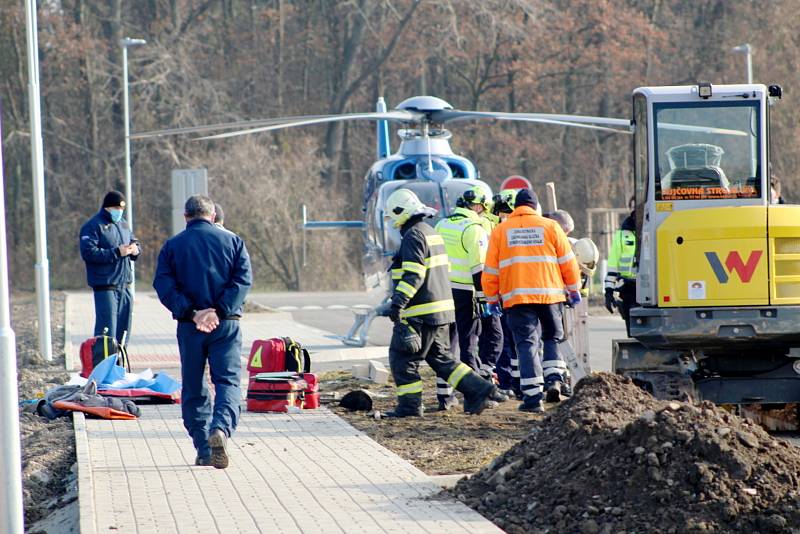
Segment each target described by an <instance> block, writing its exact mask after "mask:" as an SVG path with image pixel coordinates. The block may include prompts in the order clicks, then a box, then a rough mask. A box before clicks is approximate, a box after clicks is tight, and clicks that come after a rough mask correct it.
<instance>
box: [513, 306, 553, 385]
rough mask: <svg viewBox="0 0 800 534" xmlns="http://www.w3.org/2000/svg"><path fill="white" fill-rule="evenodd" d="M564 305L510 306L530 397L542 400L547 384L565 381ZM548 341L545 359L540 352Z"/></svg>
mask: <svg viewBox="0 0 800 534" xmlns="http://www.w3.org/2000/svg"><path fill="white" fill-rule="evenodd" d="M562 309H563V305H562V304H561V303H558V304H518V305H516V306H513V307H511V308H509V309H507V310H506V313H507V315H508V327H509V329H510V330H511V334H512V336H513V337H514V346H515V347H516V349H517V357H518V358H519V371H520V388H521V389H522V394H523V395H524V396H525V400H526V401H536V400H540V399H541V396H542V391H543V386H544V387H547V385H549V384H552V383H554V382H559V381H560V382H563V381H564V374H565V372H566V369H567V364H566V362H565V361H564V360H563V359H562V357H561V354H560V351H559V345H560V344H561V343H563V342H564V341H565V340H564V324H563V322H562V319H561V316H562ZM540 337H541V341H542V344H543V345H544V354H543V357H542V360H541V361H540V360H539V357H538V355H537V352H538V349H539V341H540Z"/></svg>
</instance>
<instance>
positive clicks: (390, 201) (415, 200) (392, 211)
mask: <svg viewBox="0 0 800 534" xmlns="http://www.w3.org/2000/svg"><path fill="white" fill-rule="evenodd" d="M426 209H427V206H425V204H423V203H422V202H421V201H420V199H419V197H418V196H417V195H416V194H415V193H414V192H413V191H411V190H410V189H398V190H397V191H395V192H394V193H392V194H391V195H389V198H387V199H386V214H387V215H388V216H389V218H390V219H392V224H393V226H394V227H395V228H400V227H401V226H403V225H404V224H405V223H406V221H408V219H410V218H411V217H412V216H414V215H417V214H418V213H425V211H426Z"/></svg>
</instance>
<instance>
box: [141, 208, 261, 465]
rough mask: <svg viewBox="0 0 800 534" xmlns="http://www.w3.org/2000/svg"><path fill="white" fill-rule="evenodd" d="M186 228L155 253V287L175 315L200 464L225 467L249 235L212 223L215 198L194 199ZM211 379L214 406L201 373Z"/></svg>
mask: <svg viewBox="0 0 800 534" xmlns="http://www.w3.org/2000/svg"><path fill="white" fill-rule="evenodd" d="M184 215H185V217H186V230H184V231H183V232H181V233H179V234H178V235H176V236H175V237H173V238H171V239H169V240H167V242H166V243H164V246H163V247H162V248H161V252H160V253H159V255H158V266H157V267H156V274H155V278H154V280H153V287H154V288H155V290H156V292H157V293H158V298H159V299H160V300H161V303H162V304H164V306H166V307H167V308H169V310H170V311H171V312H172V316H173V317H174V318H175V319H176V320H177V321H178V349H179V350H180V354H181V378H182V382H183V389H182V392H181V413H182V414H183V425H184V426H185V427H186V430H187V431H188V432H189V435H190V436H191V438H192V441H193V442H194V447H195V449H197V459H196V460H195V464H196V465H213V466H214V467H216V468H218V469H224V468H225V467H228V451H227V444H226V442H227V439H228V438H229V437H231V435H232V434H233V431H234V430H236V425H237V424H238V422H239V412H240V404H241V393H240V390H239V374H240V371H241V367H242V362H241V352H242V350H241V349H242V334H241V332H240V331H239V318H240V317H241V316H242V307H243V305H244V299H245V297H246V296H247V292H248V291H249V289H250V286H251V285H252V272H251V270H250V257H249V256H248V254H247V248H245V246H244V241H242V239H241V238H240V237H239V236H237V235H236V234H234V233H233V232H230V231H228V230H225V229H224V228H220V227H218V226H216V225H215V224H214V203H213V202H212V201H211V199H210V198H208V197H207V196H204V195H194V196H192V197H189V200H187V201H186V205H185V214H184ZM206 360H208V366H209V369H210V371H211V382H212V383H213V384H214V391H215V397H214V406H213V409H212V406H211V400H210V398H209V393H208V388H207V386H206V381H205V379H204V376H203V375H204V373H205V368H206Z"/></svg>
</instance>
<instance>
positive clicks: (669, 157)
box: [654, 102, 761, 201]
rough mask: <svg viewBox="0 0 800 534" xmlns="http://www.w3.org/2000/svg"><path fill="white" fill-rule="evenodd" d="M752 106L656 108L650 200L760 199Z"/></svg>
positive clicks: (757, 141)
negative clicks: (651, 198)
mask: <svg viewBox="0 0 800 534" xmlns="http://www.w3.org/2000/svg"><path fill="white" fill-rule="evenodd" d="M758 114H759V108H758V103H757V102H700V103H670V104H656V105H655V106H654V115H655V147H656V150H655V158H656V162H655V163H656V165H655V167H656V177H655V199H656V200H668V201H680V200H718V199H737V198H760V197H761V176H760V165H759V163H760V151H759V147H760V139H759V129H758Z"/></svg>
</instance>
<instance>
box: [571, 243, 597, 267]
mask: <svg viewBox="0 0 800 534" xmlns="http://www.w3.org/2000/svg"><path fill="white" fill-rule="evenodd" d="M572 250H573V252H574V253H575V258H576V259H577V260H578V265H580V268H581V272H582V273H584V274H586V275H589V276H591V275H593V274H594V271H595V269H596V268H597V262H598V260H599V259H600V251H599V250H597V245H595V244H594V241H592V240H591V239H589V238H588V237H582V238H580V239H578V240H577V241H576V242H575V244H573V245H572Z"/></svg>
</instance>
